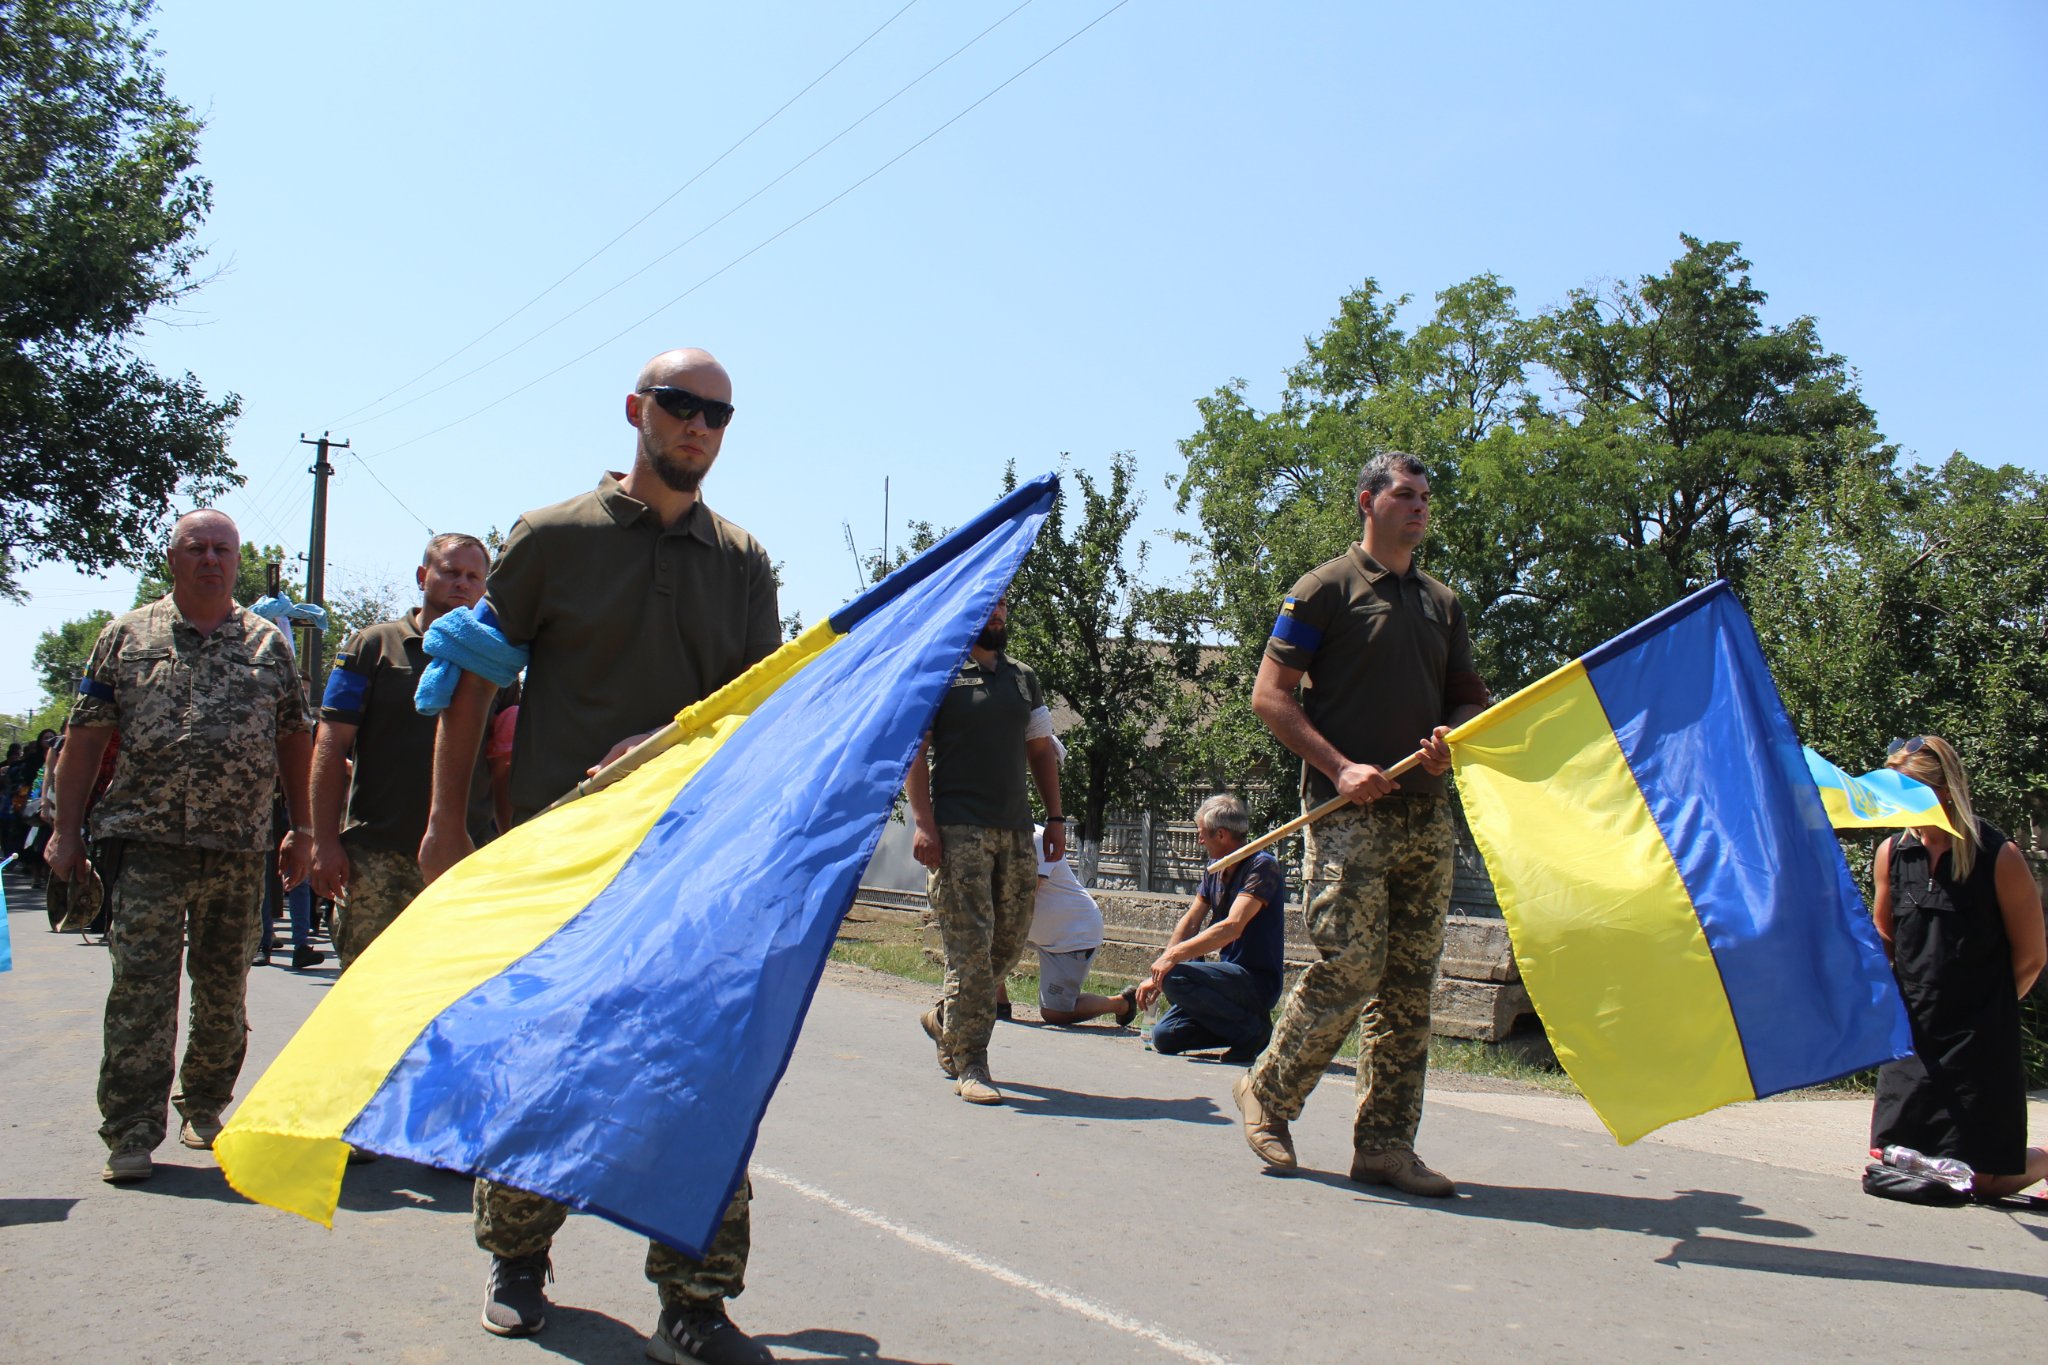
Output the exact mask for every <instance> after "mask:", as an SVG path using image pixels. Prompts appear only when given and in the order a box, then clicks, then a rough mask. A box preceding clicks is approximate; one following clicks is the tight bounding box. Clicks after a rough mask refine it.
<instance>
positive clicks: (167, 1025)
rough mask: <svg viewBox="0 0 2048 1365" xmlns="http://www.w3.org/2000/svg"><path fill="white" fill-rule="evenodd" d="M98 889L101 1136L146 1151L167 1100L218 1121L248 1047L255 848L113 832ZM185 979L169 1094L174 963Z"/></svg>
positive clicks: (257, 906)
mask: <svg viewBox="0 0 2048 1365" xmlns="http://www.w3.org/2000/svg"><path fill="white" fill-rule="evenodd" d="M120 857H121V870H120V873H119V875H117V876H116V877H115V878H114V881H113V884H112V886H110V887H109V888H108V892H107V894H108V895H109V896H110V897H111V898H112V902H113V924H112V927H111V929H110V930H109V932H108V938H107V946H108V948H109V949H111V950H112V957H113V961H114V983H113V986H112V987H111V988H110V989H109V990H108V991H107V1015H106V1050H105V1052H104V1053H103V1054H102V1056H101V1058H100V1091H99V1099H100V1115H101V1117H102V1119H103V1120H104V1122H102V1123H101V1124H100V1136H101V1137H102V1138H104V1139H105V1140H106V1143H107V1146H108V1147H110V1148H116V1149H118V1148H121V1147H127V1146H138V1147H143V1148H152V1149H153V1148H154V1147H156V1145H157V1144H158V1143H160V1142H162V1141H163V1140H164V1132H165V1129H166V1127H167V1125H168V1122H169V1114H168V1109H167V1106H168V1105H169V1104H176V1105H177V1107H178V1112H179V1113H180V1114H182V1115H184V1116H185V1117H186V1118H188V1119H190V1118H201V1119H212V1118H218V1117H219V1115H220V1113H221V1111H222V1110H224V1109H226V1108H227V1106H228V1101H229V1100H230V1099H232V1098H233V1097H234V1090H235V1078H236V1077H237V1076H238V1075H240V1074H241V1070H242V1056H243V1054H244V1053H245V1052H246V1051H247V1050H248V1046H249V1023H248V1011H247V1009H246V1008H245V997H246V993H247V986H248V981H249V955H250V953H251V952H253V951H254V950H255V947H256V933H257V926H258V924H259V923H260V922H261V918H262V910H263V855H262V854H261V853H223V852H220V851H218V850H215V849H205V848H181V847H177V846H175V845H171V844H153V843H148V842H144V841H142V840H134V839H130V840H124V841H123V844H122V848H121V850H120ZM181 955H182V957H183V959H184V966H185V971H186V974H187V975H189V976H190V977H191V979H192V1008H191V1021H190V1023H189V1025H188V1026H187V1028H186V1032H185V1060H184V1064H183V1066H182V1067H180V1068H179V1070H178V1074H177V1082H178V1093H177V1094H176V1095H173V1094H171V1066H172V1061H173V1057H174V1053H175V1051H176V1044H177V1034H178V965H179V958H180V956H181Z"/></svg>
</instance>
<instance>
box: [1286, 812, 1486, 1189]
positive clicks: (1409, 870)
mask: <svg viewBox="0 0 2048 1365" xmlns="http://www.w3.org/2000/svg"><path fill="white" fill-rule="evenodd" d="M1455 837H1456V836H1455V834H1454V831H1453V829H1452V826H1451V810H1450V799H1449V798H1448V797H1445V796H1441V795H1415V796H1392V797H1385V798H1382V799H1381V800H1380V801H1378V802H1376V803H1374V804H1373V805H1370V806H1346V807H1344V808H1343V809H1342V810H1339V811H1337V812H1336V813H1335V814H1333V815H1329V816H1326V817H1325V818H1324V819H1323V820H1322V821H1320V822H1319V823H1317V824H1314V825H1311V826H1309V829H1308V864H1309V867H1310V869H1311V870H1312V871H1311V877H1312V880H1314V881H1317V882H1320V883H1322V884H1323V886H1322V890H1321V891H1319V892H1317V893H1316V895H1315V898H1314V899H1313V900H1312V901H1311V902H1310V903H1309V907H1308V931H1309V937H1310V938H1311V939H1312V940H1313V941H1314V943H1315V945H1316V950H1317V951H1318V952H1319V953H1320V954H1321V955H1322V960H1321V961H1319V962H1312V963H1310V964H1309V965H1308V967H1307V968H1306V969H1305V970H1304V971H1303V972H1302V974H1301V977H1300V979H1299V980H1297V981H1296V982H1295V983H1294V989H1293V990H1291V991H1289V992H1288V994H1287V1002H1286V1004H1285V1005H1284V1006H1282V1008H1281V1011H1280V1022H1279V1024H1278V1025H1277V1026H1276V1027H1275V1028H1274V1030H1273V1040H1272V1042H1271V1043H1270V1044H1268V1045H1267V1047H1266V1050H1265V1052H1264V1053H1263V1054H1262V1055H1261V1056H1260V1057H1259V1060H1258V1062H1257V1063H1256V1064H1255V1065H1254V1066H1253V1068H1252V1073H1251V1086H1252V1091H1253V1093H1254V1094H1256V1095H1257V1096H1258V1098H1259V1102H1260V1103H1261V1104H1263V1105H1265V1106H1266V1107H1267V1108H1268V1109H1269V1110H1270V1111H1272V1113H1273V1114H1274V1115H1275V1116H1277V1117H1280V1118H1285V1119H1294V1118H1298V1117H1299V1116H1300V1114H1301V1109H1302V1106H1303V1105H1304V1104H1305V1103H1307V1101H1308V1096H1309V1092H1310V1091H1311V1090H1314V1089H1315V1086H1316V1082H1317V1081H1318V1080H1320V1079H1322V1075H1323V1068H1324V1067H1326V1066H1328V1065H1329V1064H1330V1059H1331V1058H1332V1057H1334V1056H1336V1055H1337V1049H1338V1048H1339V1047H1340V1046H1342V1045H1343V1042H1344V1037H1345V1035H1346V1034H1348V1033H1350V1032H1351V1025H1352V1023H1353V1022H1354V1021H1359V1022H1360V1023H1361V1027H1360V1030H1359V1044H1358V1112H1357V1116H1356V1117H1355V1118H1354V1119H1353V1121H1352V1130H1351V1140H1352V1144H1353V1145H1354V1146H1355V1147H1356V1148H1357V1150H1359V1151H1361V1152H1367V1151H1377V1150H1381V1149H1383V1148H1388V1147H1412V1146H1413V1145H1414V1143H1415V1130H1416V1128H1417V1126H1418V1125H1420V1123H1421V1122H1422V1084H1423V1077H1424V1075H1425V1074H1426V1072H1427V1071H1428V1068H1429V997H1430V992H1431V990H1432V989H1433V988H1434V987H1435V985H1436V967H1437V959H1438V958H1440V957H1441V956H1442V955H1443V950H1444V916H1445V914H1446V913H1447V912H1448V911H1449V909H1450V900H1451V856H1452V849H1453V845H1454V840H1455ZM1361 1009H1362V1010H1363V1014H1362V1016H1361Z"/></svg>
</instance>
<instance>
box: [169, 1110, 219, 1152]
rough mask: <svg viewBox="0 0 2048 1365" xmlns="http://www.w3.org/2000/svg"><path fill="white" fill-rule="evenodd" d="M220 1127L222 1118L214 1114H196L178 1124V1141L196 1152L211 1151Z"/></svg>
mask: <svg viewBox="0 0 2048 1365" xmlns="http://www.w3.org/2000/svg"><path fill="white" fill-rule="evenodd" d="M220 1129H221V1123H220V1120H219V1119H218V1118H215V1117H214V1116H213V1115H211V1114H194V1115H193V1116H192V1117H191V1118H188V1119H186V1120H185V1121H184V1122H183V1123H181V1124H179V1125H178V1141H179V1142H180V1143H182V1144H184V1145H185V1146H187V1147H190V1148H191V1149H192V1150H193V1151H195V1152H207V1151H211V1150H213V1140H214V1139H215V1138H217V1137H219V1136H220Z"/></svg>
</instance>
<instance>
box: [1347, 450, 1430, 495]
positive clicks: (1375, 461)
mask: <svg viewBox="0 0 2048 1365" xmlns="http://www.w3.org/2000/svg"><path fill="white" fill-rule="evenodd" d="M1396 473H1401V474H1413V475H1414V476H1415V477H1416V478H1418V479H1426V478H1428V477H1429V466H1428V465H1426V464H1424V463H1423V462H1422V461H1420V460H1418V459H1416V458H1415V457H1414V456H1413V455H1410V454H1409V453H1408V452H1407V451H1405V450H1383V451H1381V452H1380V453H1379V454H1377V455H1375V456H1373V457H1372V458H1371V459H1370V460H1367V461H1366V462H1365V467H1364V468H1363V469H1360V470H1359V471H1358V492H1356V493H1355V494H1353V495H1352V497H1353V499H1354V500H1355V499H1357V498H1362V497H1364V496H1365V495H1366V494H1367V493H1372V494H1380V493H1384V492H1386V491H1387V485H1389V484H1391V483H1392V482H1393V481H1394V475H1395V474H1396Z"/></svg>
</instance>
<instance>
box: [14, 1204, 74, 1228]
mask: <svg viewBox="0 0 2048 1365" xmlns="http://www.w3.org/2000/svg"><path fill="white" fill-rule="evenodd" d="M77 1202H78V1201H77V1200H76V1199H0V1228H19V1227H26V1226H28V1225H29V1224H30V1223H61V1222H63V1221H64V1220H65V1219H66V1218H69V1217H70V1216H71V1206H72V1205H73V1204H76V1203H77Z"/></svg>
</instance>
